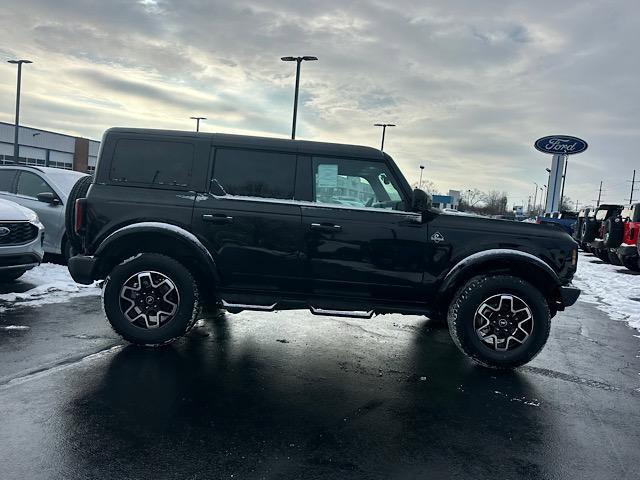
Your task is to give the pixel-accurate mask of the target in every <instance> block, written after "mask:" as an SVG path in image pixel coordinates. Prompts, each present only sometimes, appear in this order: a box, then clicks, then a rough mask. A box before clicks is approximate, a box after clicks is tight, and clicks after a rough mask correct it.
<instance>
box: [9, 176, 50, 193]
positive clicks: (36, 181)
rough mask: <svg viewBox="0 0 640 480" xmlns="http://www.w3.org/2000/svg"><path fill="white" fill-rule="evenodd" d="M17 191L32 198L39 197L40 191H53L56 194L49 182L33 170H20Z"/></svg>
mask: <svg viewBox="0 0 640 480" xmlns="http://www.w3.org/2000/svg"><path fill="white" fill-rule="evenodd" d="M16 193H17V194H18V195H24V196H26V197H32V198H37V197H38V194H39V193H53V194H54V195H55V192H54V191H53V189H52V188H51V187H50V186H49V184H48V183H47V182H45V181H44V180H43V179H42V178H40V177H39V176H38V175H36V174H35V173H31V172H20V177H18V187H17V190H16Z"/></svg>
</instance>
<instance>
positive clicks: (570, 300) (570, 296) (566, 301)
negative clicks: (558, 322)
mask: <svg viewBox="0 0 640 480" xmlns="http://www.w3.org/2000/svg"><path fill="white" fill-rule="evenodd" d="M579 296H580V289H579V288H576V287H573V286H571V285H567V286H563V287H560V300H561V302H562V306H563V307H570V306H571V305H573V304H574V303H576V302H577V301H578V297H579Z"/></svg>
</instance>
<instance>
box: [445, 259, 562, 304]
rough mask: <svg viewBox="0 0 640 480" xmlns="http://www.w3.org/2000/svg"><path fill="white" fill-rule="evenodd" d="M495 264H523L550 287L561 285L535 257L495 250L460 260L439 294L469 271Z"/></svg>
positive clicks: (544, 264)
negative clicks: (538, 274) (540, 275)
mask: <svg viewBox="0 0 640 480" xmlns="http://www.w3.org/2000/svg"><path fill="white" fill-rule="evenodd" d="M496 262H502V263H504V262H518V263H517V265H522V263H523V262H524V263H525V264H526V265H527V266H528V267H530V268H533V269H535V271H536V272H539V273H541V274H542V275H544V278H545V279H546V280H547V281H549V282H551V284H550V285H549V286H550V287H558V286H560V285H561V282H560V279H559V277H558V274H557V273H556V272H555V271H554V270H553V268H551V266H550V265H549V264H547V263H546V262H544V261H543V260H541V259H540V258H538V257H536V256H535V255H532V254H530V253H527V252H522V251H520V250H512V249H507V248H495V249H490V250H483V251H482V252H477V253H474V254H472V255H469V256H468V257H465V258H464V259H462V260H460V261H459V262H458V263H457V264H456V265H455V266H454V267H453V268H452V269H451V270H449V273H447V275H446V276H445V278H444V280H443V281H442V284H441V285H440V288H439V293H444V292H446V291H448V290H449V289H450V288H451V287H452V286H454V285H455V284H456V283H457V281H458V279H460V278H461V277H463V276H465V275H466V274H467V273H468V272H469V271H471V270H475V271H482V267H483V265H487V266H488V265H489V264H491V263H496Z"/></svg>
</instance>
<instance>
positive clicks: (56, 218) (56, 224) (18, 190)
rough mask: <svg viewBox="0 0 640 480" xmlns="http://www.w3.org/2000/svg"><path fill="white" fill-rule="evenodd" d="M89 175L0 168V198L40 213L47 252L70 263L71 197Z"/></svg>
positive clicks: (6, 166) (27, 167)
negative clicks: (67, 216)
mask: <svg viewBox="0 0 640 480" xmlns="http://www.w3.org/2000/svg"><path fill="white" fill-rule="evenodd" d="M87 176H88V175H86V174H84V173H80V172H75V171H72V170H63V169H60V168H51V167H30V166H25V165H5V166H0V198H4V199H6V200H10V201H12V202H15V203H18V204H20V205H22V206H23V207H27V208H29V209H31V210H33V211H34V212H36V213H37V214H38V217H39V218H40V220H41V222H42V223H43V225H44V226H45V228H46V230H47V234H46V236H45V240H44V251H45V252H47V253H53V254H57V255H63V256H64V258H65V260H68V259H69V257H70V256H71V244H70V242H69V241H68V240H67V236H66V234H65V231H66V229H65V207H66V205H67V198H68V196H69V193H70V192H71V189H72V188H73V186H74V185H75V184H76V182H77V181H78V180H79V179H81V178H83V177H87Z"/></svg>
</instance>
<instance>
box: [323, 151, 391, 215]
mask: <svg viewBox="0 0 640 480" xmlns="http://www.w3.org/2000/svg"><path fill="white" fill-rule="evenodd" d="M313 175H314V201H315V202H318V203H327V204H333V205H344V206H351V207H360V208H382V209H388V210H403V209H404V204H403V202H402V197H401V195H400V189H399V188H398V185H397V182H396V180H395V179H394V178H393V176H392V175H391V173H390V172H389V170H388V168H387V166H386V165H385V164H384V163H382V162H374V161H367V160H353V159H349V158H330V157H327V158H324V157H314V158H313Z"/></svg>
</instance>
